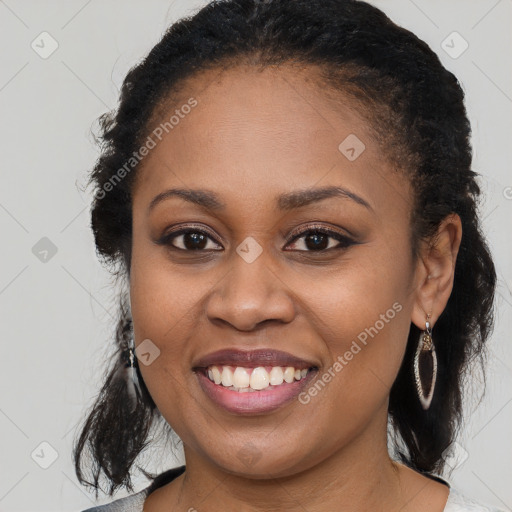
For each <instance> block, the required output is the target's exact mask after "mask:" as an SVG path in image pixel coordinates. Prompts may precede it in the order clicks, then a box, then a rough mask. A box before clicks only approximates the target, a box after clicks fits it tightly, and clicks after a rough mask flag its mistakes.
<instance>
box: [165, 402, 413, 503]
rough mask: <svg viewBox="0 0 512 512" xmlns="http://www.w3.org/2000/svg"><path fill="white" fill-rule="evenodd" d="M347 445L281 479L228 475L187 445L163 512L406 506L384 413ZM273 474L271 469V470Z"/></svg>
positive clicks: (399, 472)
mask: <svg viewBox="0 0 512 512" xmlns="http://www.w3.org/2000/svg"><path fill="white" fill-rule="evenodd" d="M384 412H385V414H381V415H379V420H378V421H376V422H375V424H374V425H370V426H369V427H368V428H367V429H366V430H365V431H364V432H362V433H360V434H359V435H358V436H357V437H356V438H354V439H353V440H352V441H351V442H350V443H348V444H347V445H346V446H343V447H342V448H340V449H339V450H338V451H336V452H334V453H332V455H331V456H330V457H328V458H327V459H325V460H322V461H321V462H319V463H317V464H315V465H313V466H312V467H310V468H309V469H306V470H304V471H301V472H298V473H295V474H292V475H290V476H287V477H281V478H268V479H252V478H248V477H243V476H237V475H233V474H230V473H228V472H226V471H224V470H222V468H219V467H218V466H214V465H213V464H211V463H210V462H209V461H207V460H205V459H204V458H203V457H201V456H199V455H198V454H197V453H196V452H194V451H192V450H190V449H188V447H185V459H186V471H185V474H184V475H183V477H184V478H183V480H182V482H181V488H180V489H179V492H177V493H176V494H175V495H174V496H176V498H175V499H172V500H169V501H168V502H167V503H168V507H167V510H173V511H177V512H178V511H179V512H181V511H190V510H194V509H197V510H200V511H201V512H220V511H225V510H239V511H243V512H253V511H254V512H256V511H258V512H263V511H265V512H271V511H272V512H273V511H276V512H277V511H281V512H283V511H292V510H293V511H296V510H300V509H302V510H308V512H324V511H332V510H337V511H339V512H349V511H350V512H363V511H364V512H366V511H368V510H382V511H388V510H389V511H391V510H398V509H399V508H400V506H397V505H399V504H402V505H403V504H404V496H403V491H402V486H401V481H400V478H401V477H400V475H401V471H400V470H399V466H398V464H396V463H395V462H393V461H392V460H391V459H390V457H389V454H388V450H387V409H386V410H385V411H384ZM270 471H271V470H270V469H269V472H270Z"/></svg>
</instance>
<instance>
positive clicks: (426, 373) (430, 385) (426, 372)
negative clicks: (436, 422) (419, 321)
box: [414, 315, 437, 410]
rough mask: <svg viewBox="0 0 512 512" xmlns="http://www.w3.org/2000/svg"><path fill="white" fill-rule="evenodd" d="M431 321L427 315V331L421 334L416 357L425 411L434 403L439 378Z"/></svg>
mask: <svg viewBox="0 0 512 512" xmlns="http://www.w3.org/2000/svg"><path fill="white" fill-rule="evenodd" d="M429 320H430V315H427V321H426V322H425V330H424V331H423V332H422V333H421V334H420V338H419V340H418V348H417V349H416V353H415V355H414V378H415V381H416V390H417V392H418V398H419V399H420V403H421V406H422V407H423V409H424V410H427V409H428V408H429V407H430V404H431V402H432V397H433V396H434V388H435V385H436V377H437V356H436V349H435V346H434V341H433V340H432V329H431V327H430V322H429Z"/></svg>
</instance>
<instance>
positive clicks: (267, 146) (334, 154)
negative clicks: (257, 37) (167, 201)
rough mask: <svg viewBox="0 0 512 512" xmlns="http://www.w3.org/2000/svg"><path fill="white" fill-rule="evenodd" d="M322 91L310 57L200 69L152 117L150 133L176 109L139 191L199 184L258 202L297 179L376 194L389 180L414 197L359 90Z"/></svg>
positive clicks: (396, 190)
mask: <svg viewBox="0 0 512 512" xmlns="http://www.w3.org/2000/svg"><path fill="white" fill-rule="evenodd" d="M325 92H326V91H325V90H323V89H322V87H321V85H320V82H319V80H318V74H317V70H315V69H314V68H308V67H303V68H299V67H297V66H280V67H279V68H265V69H263V70H260V69H257V68H255V67H251V66H238V67H236V68H232V69H231V68H230V69H227V70H209V71H206V72H202V73H201V74H199V75H196V76H193V77H192V78H190V79H188V80H187V81H185V82H184V83H183V84H182V85H181V86H180V90H179V95H178V96H175V97H174V98H173V100H172V101H170V102H168V104H166V105H165V104H164V105H162V106H161V107H160V108H159V109H158V111H157V115H155V116H154V118H153V120H152V122H151V124H150V126H148V133H151V132H152V131H153V130H154V128H157V127H158V126H161V123H165V122H166V121H168V120H169V119H170V118H171V117H172V116H174V123H173V126H172V129H169V130H168V133H166V132H165V131H164V133H163V136H162V139H161V140H156V139H155V140H156V142H157V144H156V146H155V147H154V149H152V150H151V152H150V153H149V154H148V156H147V157H145V159H144V161H143V162H142V165H141V166H140V169H139V171H138V176H137V182H136V186H135V188H134V196H135V195H136V194H137V193H138V192H141V193H142V192H143V193H144V194H145V195H147V198H146V199H147V200H148V199H149V200H150V198H149V196H150V195H151V194H153V195H155V194H157V193H159V192H161V191H162V190H163V189H165V188H166V187H167V188H170V187H171V186H180V187H183V186H185V185H186V186H188V187H195V188H198V186H199V185H200V188H206V189H209V190H218V191H219V194H220V195H224V196H226V197H229V196H230V195H235V196H236V195H238V196H239V195H240V191H245V192H246V193H247V194H248V195H250V199H251V200H252V201H253V202H254V205H256V203H257V202H258V201H266V200H267V198H269V197H270V196H272V197H273V196H275V195H278V194H279V193H282V192H284V191H287V190H290V189H297V188H307V187H313V186H320V185H321V186H325V185H344V186H347V188H349V186H350V187H352V188H354V189H358V190H359V191H360V192H361V194H366V195H367V196H369V198H370V199H369V202H371V201H372V198H373V200H375V201H378V198H379V196H382V192H383V190H384V188H383V187H385V188H386V189H389V191H390V192H392V193H393V194H394V195H395V196H397V195H398V196H402V197H403V199H404V200H406V202H407V201H408V199H409V196H408V192H407V186H406V184H404V183H403V180H398V179H397V177H396V176H394V175H395V174H396V172H395V171H394V169H393V165H392V164H391V163H390V162H388V161H387V159H386V158H385V157H384V156H383V153H382V151H381V149H380V148H379V146H378V144H377V142H375V141H374V139H373V137H372V135H371V131H372V130H371V127H370V126H369V124H368V122H367V121H366V120H365V119H364V118H363V117H362V116H360V115H359V113H358V108H357V104H356V102H355V100H353V99H350V97H349V96H348V95H344V94H343V91H340V92H339V94H338V95H337V96H336V99H333V95H332V93H329V94H327V93H325ZM191 100H192V103H191ZM194 103H195V106H194V107H193V108H191V109H190V108H188V107H187V108H184V106H185V105H190V104H194ZM245 200H246V201H248V200H249V197H246V198H245Z"/></svg>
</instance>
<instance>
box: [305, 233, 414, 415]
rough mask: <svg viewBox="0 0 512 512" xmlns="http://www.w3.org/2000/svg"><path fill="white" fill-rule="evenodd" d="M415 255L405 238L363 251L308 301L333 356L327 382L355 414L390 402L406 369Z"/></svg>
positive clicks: (312, 288) (312, 292)
mask: <svg viewBox="0 0 512 512" xmlns="http://www.w3.org/2000/svg"><path fill="white" fill-rule="evenodd" d="M409 252H410V250H409V246H408V244H407V238H406V237H405V236H404V237H396V238H395V239H394V241H393V243H390V242H387V241H386V239H380V240H377V241H375V242H372V246H369V245H367V246H360V247H358V248H357V251H354V252H353V253H352V254H353V256H351V257H350V259H347V260H346V261H345V262H344V265H343V266H342V267H340V269H339V270H338V271H337V272H333V273H331V275H330V276H329V278H328V279H319V280H316V281H315V286H310V287H308V292H307V294H306V295H302V297H303V299H304V300H305V301H306V302H307V303H308V304H309V306H310V307H311V308H312V310H313V312H314V313H315V315H314V317H312V318H314V319H315V322H316V323H317V329H316V330H317V333H318V334H319V335H320V336H321V338H322V339H321V342H322V343H323V345H324V347H325V348H326V349H327V352H328V354H329V359H330V365H329V367H328V368H327V369H326V370H327V372H328V374H327V375H326V376H325V379H326V380H328V381H329V382H331V381H332V384H333V389H336V392H335V394H336V396H338V397H339V399H340V400H343V401H346V405H347V407H348V409H349V410H350V408H351V406H357V405H358V403H359V404H361V403H369V402H371V401H372V400H384V399H385V396H386V394H387V393H389V388H390V387H391V385H392V384H393V382H394V380H395V378H396V375H397V373H398V370H399V368H400V364H401V361H402V358H403V355H404V352H405V348H406V343H407V337H408V333H409V329H410V318H411V310H412V295H411V294H410V280H411V278H412V274H413V266H412V260H411V259H410V258H408V254H409ZM333 365H336V366H335V367H333ZM329 368H330V373H329ZM333 375H334V376H333ZM330 385H331V384H329V386H330ZM372 397H374V398H372Z"/></svg>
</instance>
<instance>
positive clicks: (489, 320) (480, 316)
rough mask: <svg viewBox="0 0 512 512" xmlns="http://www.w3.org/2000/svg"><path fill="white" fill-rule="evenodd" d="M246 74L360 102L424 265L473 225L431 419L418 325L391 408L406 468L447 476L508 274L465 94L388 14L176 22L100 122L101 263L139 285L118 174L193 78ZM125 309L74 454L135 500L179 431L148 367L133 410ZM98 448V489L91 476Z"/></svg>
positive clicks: (94, 215) (349, 8) (299, 12)
mask: <svg viewBox="0 0 512 512" xmlns="http://www.w3.org/2000/svg"><path fill="white" fill-rule="evenodd" d="M239 64H250V65H252V66H255V67H261V68H262V69H263V68H265V67H266V66H270V65H274V66H278V65H280V64H291V65H293V64H300V65H302V66H304V65H306V66H309V67H311V69H313V68H315V69H316V70H319V71H320V74H317V75H315V76H318V78H317V80H318V82H319V85H322V86H326V85H328V87H323V88H322V90H323V91H325V93H326V94H327V93H328V92H329V93H331V92H334V93H335V92H336V91H339V92H340V93H344V94H348V95H349V96H350V97H351V98H352V99H353V100H354V105H356V106H357V107H358V109H359V111H360V113H361V115H363V116H365V118H366V119H367V121H368V123H369V125H370V127H371V128H372V132H373V134H374V136H375V138H376V140H377V141H378V143H379V144H380V145H381V147H382V150H383V151H384V150H386V155H387V156H388V158H389V159H390V160H392V161H394V162H396V164H397V165H398V166H399V167H400V169H402V172H404V173H406V174H405V175H406V176H407V177H408V179H409V180H410V183H411V184H412V188H413V190H414V193H413V195H414V197H413V198H412V202H411V211H412V217H411V219H412V220H411V233H412V235H411V238H412V252H413V256H414V257H417V256H418V248H419V243H420V242H421V241H429V240H430V241H431V240H432V237H433V235H434V234H435V232H436V229H437V228H438V226H439V225H440V223H441V221H442V220H443V219H444V218H445V217H446V216H447V215H449V214H450V213H452V212H453V213H456V214H458V215H459V216H460V219H461V221H462V230H463V236H462V241H461V245H460V249H459V253H458V257H457V262H456V267H455V276H454V285H453V290H452V293H451V296H450V298H449V300H448V304H447V306H446V308H445V310H444V311H443V313H442V314H441V316H440V317H439V319H438V322H437V323H436V325H435V343H436V351H437V357H438V379H437V382H436V391H435V394H434V398H433V400H432V403H431V406H430V408H429V409H428V410H426V411H425V410H423V409H422V408H421V406H420V403H419V401H418V399H417V396H416V394H415V387H414V376H413V373H412V367H413V364H412V362H413V357H414V349H415V347H416V343H417V340H418V336H419V334H420V330H419V329H418V328H417V327H416V326H415V325H414V324H412V323H411V329H410V334H409V339H408V342H407V348H406V352H405V356H404V360H403V363H402V365H401V368H400V371H399V374H398V376H397V378H396V381H395V382H394V384H393V386H392V389H391V392H390V401H389V419H390V425H391V426H392V429H391V430H392V432H393V433H394V447H395V448H396V453H397V455H398V457H399V459H400V460H401V461H402V462H403V463H404V464H406V465H408V466H409V467H411V468H413V469H415V470H417V471H420V472H437V473H439V474H441V473H442V471H443V469H444V454H443V452H445V450H446V449H447V448H449V447H450V445H451V443H452V442H453V441H454V439H455V437H456V435H457V433H458V430H459V429H460V427H461V423H462V396H463V384H464V381H465V378H466V374H467V372H468V371H469V370H468V369H469V366H468V363H470V362H473V361H474V360H476V361H479V362H480V363H481V365H482V368H483V363H484V362H485V361H484V360H485V351H484V344H485V341H486V340H487V339H488V337H489V335H490V332H491V329H492V326H493V319H494V292H495V285H496V272H495V267H494V263H493V260H492V257H491V255H490V251H489V249H488V246H487V244H486V241H485V239H484V236H483V234H482V232H481V227H480V222H479V218H478V212H477V208H478V206H479V205H478V201H479V198H480V188H479V186H478V184H477V181H476V178H477V176H478V175H477V173H475V172H473V171H472V170H471V161H472V150H471V146H470V141H469V139H470V124H469V121H468V118H467V115H466V110H465V106H464V93H463V91H462V89H461V87H460V85H459V82H458V81H457V79H456V78H455V76H454V75H453V74H452V73H451V72H449V71H447V70H446V69H445V68H444V67H443V66H442V64H441V62H440V60H439V58H438V57H437V55H436V54H435V53H434V52H433V51H432V50H431V49H430V48H429V47H428V45H427V44H426V43H425V42H423V41H421V40H420V39H418V37H416V36H415V35H414V34H412V33H411V32H409V31H408V30H405V29H403V28H401V27H399V26H397V25H396V24H394V23H393V22H391V21H390V19H389V18H387V17H386V16H385V15H384V14H383V13H382V12H381V11H380V10H379V9H377V8H375V7H373V6H371V5H369V4H367V3H365V2H362V1H356V0H218V1H214V2H211V3H209V4H208V5H206V6H205V7H203V8H202V9H200V10H198V11H197V12H196V13H195V14H194V15H192V16H189V17H187V18H184V19H182V20H180V21H179V22H177V23H175V24H173V25H172V26H171V27H170V28H169V29H168V30H167V31H166V33H165V34H164V36H163V37H162V39H161V40H160V42H159V43H158V44H156V46H154V48H153V49H152V50H151V51H150V52H149V54H148V55H147V57H146V58H145V59H143V60H142V62H140V63H139V64H138V65H136V66H135V67H133V68H132V69H131V70H130V71H129V73H128V74H127V76H126V78H125V80H124V82H123V85H122V89H121V94H120V102H119V105H118V108H117V109H116V110H114V111H113V112H110V113H106V114H104V115H103V116H101V117H100V127H101V136H100V137H99V141H101V150H102V152H101V155H100V157H99V159H98V161H97V163H96V165H95V167H94V169H93V171H92V173H91V175H90V181H89V184H92V185H93V186H94V190H95V195H94V200H93V204H92V210H91V219H92V230H93V232H94V236H95V242H96V249H97V253H98V255H99V256H100V258H101V259H102V261H103V262H104V263H105V265H106V266H107V267H108V268H109V269H110V270H111V272H112V273H113V274H114V275H115V276H116V277H119V276H124V277H126V278H128V279H129V273H130V261H131V237H132V232H131V226H132V210H131V209H132V202H131V188H132V184H133V180H134V178H135V176H136V173H137V168H138V165H134V166H133V170H132V171H131V172H125V173H123V175H122V179H119V176H120V175H119V170H120V169H122V168H123V166H125V164H126V162H127V161H129V160H130V158H132V155H133V154H134V152H135V151H136V150H137V148H139V147H140V146H141V145H142V143H143V141H144V140H145V138H147V137H148V134H149V133H150V132H151V128H150V126H151V123H152V122H153V120H154V118H155V116H157V115H158V114H159V112H161V109H162V106H163V105H168V104H172V102H173V101H175V100H176V98H177V94H178V93H179V91H180V87H182V86H183V85H184V82H185V80H186V79H188V78H193V77H194V76H196V75H197V74H198V73H200V72H201V71H205V70H208V69H210V70H219V71H221V70H226V69H230V68H231V67H234V66H236V65H239ZM320 82H322V83H321V84H320ZM124 168H125V169H126V166H125V167H124ZM116 173H117V175H116ZM114 181H115V182H114ZM109 184H110V186H109ZM120 300H121V307H120V315H119V323H118V328H117V332H116V335H115V340H116V351H115V353H114V354H113V359H112V361H111V368H110V370H109V373H108V376H107V378H106V381H105V384H104V386H103V388H102V390H101V392H100V394H99V396H98V398H97V400H96V402H95V403H94V405H93V406H92V408H91V410H90V412H89V415H88V417H87V420H86V421H85V423H84V425H83V426H82V430H81V434H80V436H79V439H77V440H75V445H74V450H73V457H74V463H75V470H76V474H77V476H78V480H79V481H80V482H81V483H82V484H86V485H90V486H93V487H94V488H95V489H96V495H97V491H98V487H99V479H100V475H101V472H103V473H104V475H105V476H106V478H107V480H108V481H109V483H110V489H109V495H112V494H113V493H114V492H115V490H116V489H117V488H118V487H120V486H124V487H126V488H127V489H128V490H133V487H132V484H131V480H130V472H131V467H132V465H133V463H134V461H135V460H136V458H137V457H138V456H139V455H140V454H141V452H142V451H143V449H144V448H145V447H146V446H148V444H149V441H148V439H150V438H151V433H150V431H151V428H153V427H155V425H156V426H158V425H160V426H161V425H162V424H165V429H166V430H165V431H166V432H167V434H168V435H169V434H170V433H172V429H171V428H170V426H169V425H167V424H166V423H165V422H164V421H163V418H162V416H161V414H160V412H159V411H158V409H157V408H156V405H155V403H154V402H153V400H152V398H151V396H150V395H149V392H148V390H147V388H146V387H145V385H144V381H143V379H142V375H141V374H140V371H139V370H138V368H137V375H138V378H139V381H140V383H141V386H142V391H143V393H142V395H141V397H140V398H139V401H138V404H137V407H136V408H135V410H134V411H130V410H129V409H128V408H127V407H126V406H125V405H124V404H125V403H127V396H126V393H127V391H126V385H125V382H124V381H123V380H122V379H120V378H119V371H120V368H123V367H124V365H125V361H124V359H123V358H124V357H125V354H126V349H127V343H128V341H127V340H128V338H129V331H130V329H131V318H130V311H129V306H128V302H127V300H128V299H127V296H126V290H125V291H123V292H122V293H121V294H120ZM86 448H87V449H88V452H89V455H90V458H91V459H92V463H91V461H89V462H88V463H87V465H86V467H87V469H89V470H91V471H92V475H93V480H94V481H93V482H89V481H87V480H86V479H85V477H84V475H83V473H82V469H81V468H82V464H83V462H84V461H83V456H84V450H85V449H86ZM139 469H140V468H139ZM143 471H144V470H143ZM146 476H148V474H147V473H146Z"/></svg>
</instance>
